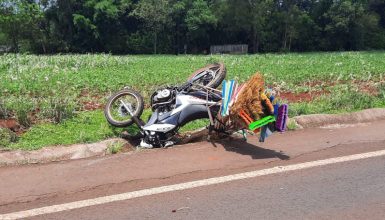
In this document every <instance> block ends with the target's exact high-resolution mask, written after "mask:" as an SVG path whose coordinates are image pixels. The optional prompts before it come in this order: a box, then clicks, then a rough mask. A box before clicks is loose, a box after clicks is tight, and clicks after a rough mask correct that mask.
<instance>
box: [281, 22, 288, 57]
mask: <svg viewBox="0 0 385 220" xmlns="http://www.w3.org/2000/svg"><path fill="white" fill-rule="evenodd" d="M286 45H287V22H285V32H284V35H283V42H282V50H283V51H285V50H286Z"/></svg>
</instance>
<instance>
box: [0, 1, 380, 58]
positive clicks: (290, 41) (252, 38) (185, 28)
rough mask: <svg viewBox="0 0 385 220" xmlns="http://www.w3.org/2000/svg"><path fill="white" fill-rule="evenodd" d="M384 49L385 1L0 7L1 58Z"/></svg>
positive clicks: (25, 3)
mask: <svg viewBox="0 0 385 220" xmlns="http://www.w3.org/2000/svg"><path fill="white" fill-rule="evenodd" d="M218 44H219V45H221V44H248V45H249V52H252V53H255V52H271V51H320V50H321V51H325V50H327V51H340V50H366V49H385V2H384V1H383V0H0V51H14V52H19V51H21V52H31V53H39V54H43V53H44V54H46V53H68V52H76V53H85V52H107V53H114V54H126V53H130V54H133V53H140V54H143V53H168V54H179V53H208V51H209V47H210V45H218Z"/></svg>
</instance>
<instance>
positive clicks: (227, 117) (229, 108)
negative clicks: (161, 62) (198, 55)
mask: <svg viewBox="0 0 385 220" xmlns="http://www.w3.org/2000/svg"><path fill="white" fill-rule="evenodd" d="M225 76H226V69H225V67H224V65H223V64H221V63H220V64H211V65H208V66H206V67H204V68H202V69H199V70H197V71H195V72H194V73H193V74H192V75H191V76H190V77H189V78H188V80H187V82H186V83H184V84H183V85H180V86H171V87H166V88H162V89H159V90H157V91H155V92H154V93H153V94H152V96H151V98H150V102H151V103H150V106H151V109H152V115H151V117H150V118H149V119H148V121H147V122H146V123H145V122H144V121H143V120H142V119H141V118H140V117H141V115H142V112H143V108H144V103H143V97H142V96H141V95H140V94H139V93H138V92H136V91H134V90H131V89H123V90H121V91H119V92H117V93H116V94H114V95H112V96H111V97H110V98H109V100H108V102H107V105H106V107H105V111H104V112H105V116H106V118H107V121H108V122H109V123H110V124H112V125H114V126H117V127H126V126H129V125H131V124H133V123H135V124H136V125H137V126H138V127H139V128H140V135H139V138H141V143H140V146H142V147H146V148H152V147H167V146H171V145H173V144H175V143H176V142H177V141H178V140H177V139H176V138H175V137H176V134H177V133H178V130H179V129H180V128H181V127H182V126H183V125H185V124H187V123H188V122H191V121H194V120H197V119H202V118H208V119H209V120H210V124H209V125H208V129H209V134H211V132H212V131H215V132H216V133H222V134H225V135H230V134H232V133H234V132H235V131H239V130H242V131H243V134H244V135H245V134H246V132H245V131H246V130H249V131H252V132H254V133H258V134H260V139H259V141H260V142H263V141H264V140H265V138H266V137H268V136H269V135H270V134H271V133H272V132H274V131H280V132H282V131H285V129H286V121H287V115H288V106H287V104H281V103H280V101H277V100H279V99H276V97H275V92H274V91H273V90H272V89H265V84H264V80H263V76H262V75H261V74H260V73H258V72H257V73H255V74H254V75H253V76H251V77H250V79H249V80H248V81H247V82H245V83H242V84H238V83H237V82H236V81H235V80H229V81H226V80H224V79H225ZM219 85H222V88H221V90H217V89H216V88H217V87H219Z"/></svg>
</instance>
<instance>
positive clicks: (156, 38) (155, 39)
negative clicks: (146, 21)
mask: <svg viewBox="0 0 385 220" xmlns="http://www.w3.org/2000/svg"><path fill="white" fill-rule="evenodd" d="M157 41H158V33H157V32H156V31H155V33H154V54H156V49H157V48H156V47H157V43H158V42H157Z"/></svg>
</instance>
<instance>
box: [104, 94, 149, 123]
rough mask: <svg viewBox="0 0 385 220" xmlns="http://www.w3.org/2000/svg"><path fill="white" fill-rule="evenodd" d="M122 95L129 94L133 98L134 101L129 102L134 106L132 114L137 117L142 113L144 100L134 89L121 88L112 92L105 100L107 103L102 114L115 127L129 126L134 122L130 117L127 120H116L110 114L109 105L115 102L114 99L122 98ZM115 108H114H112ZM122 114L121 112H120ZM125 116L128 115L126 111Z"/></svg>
mask: <svg viewBox="0 0 385 220" xmlns="http://www.w3.org/2000/svg"><path fill="white" fill-rule="evenodd" d="M124 96H131V97H133V98H134V99H135V101H134V102H135V103H130V105H134V106H135V110H134V112H133V115H134V116H137V117H138V118H139V117H140V116H141V115H142V113H143V109H144V102H143V97H142V96H141V95H140V94H139V93H138V92H136V91H134V90H131V89H123V90H121V91H119V92H117V93H115V94H113V95H112V96H111V97H110V98H109V99H108V101H107V104H106V106H105V108H104V115H105V117H106V119H107V121H108V123H110V124H111V125H113V126H115V127H127V126H130V125H132V124H133V123H134V121H133V120H132V118H130V119H127V120H123V121H120V120H116V119H115V118H114V116H113V114H112V110H111V107H112V106H113V105H114V104H115V101H117V100H118V99H119V98H122V97H124ZM120 108H121V107H120ZM114 110H116V109H114ZM121 114H122V113H121ZM126 115H127V116H129V114H128V113H126Z"/></svg>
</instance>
